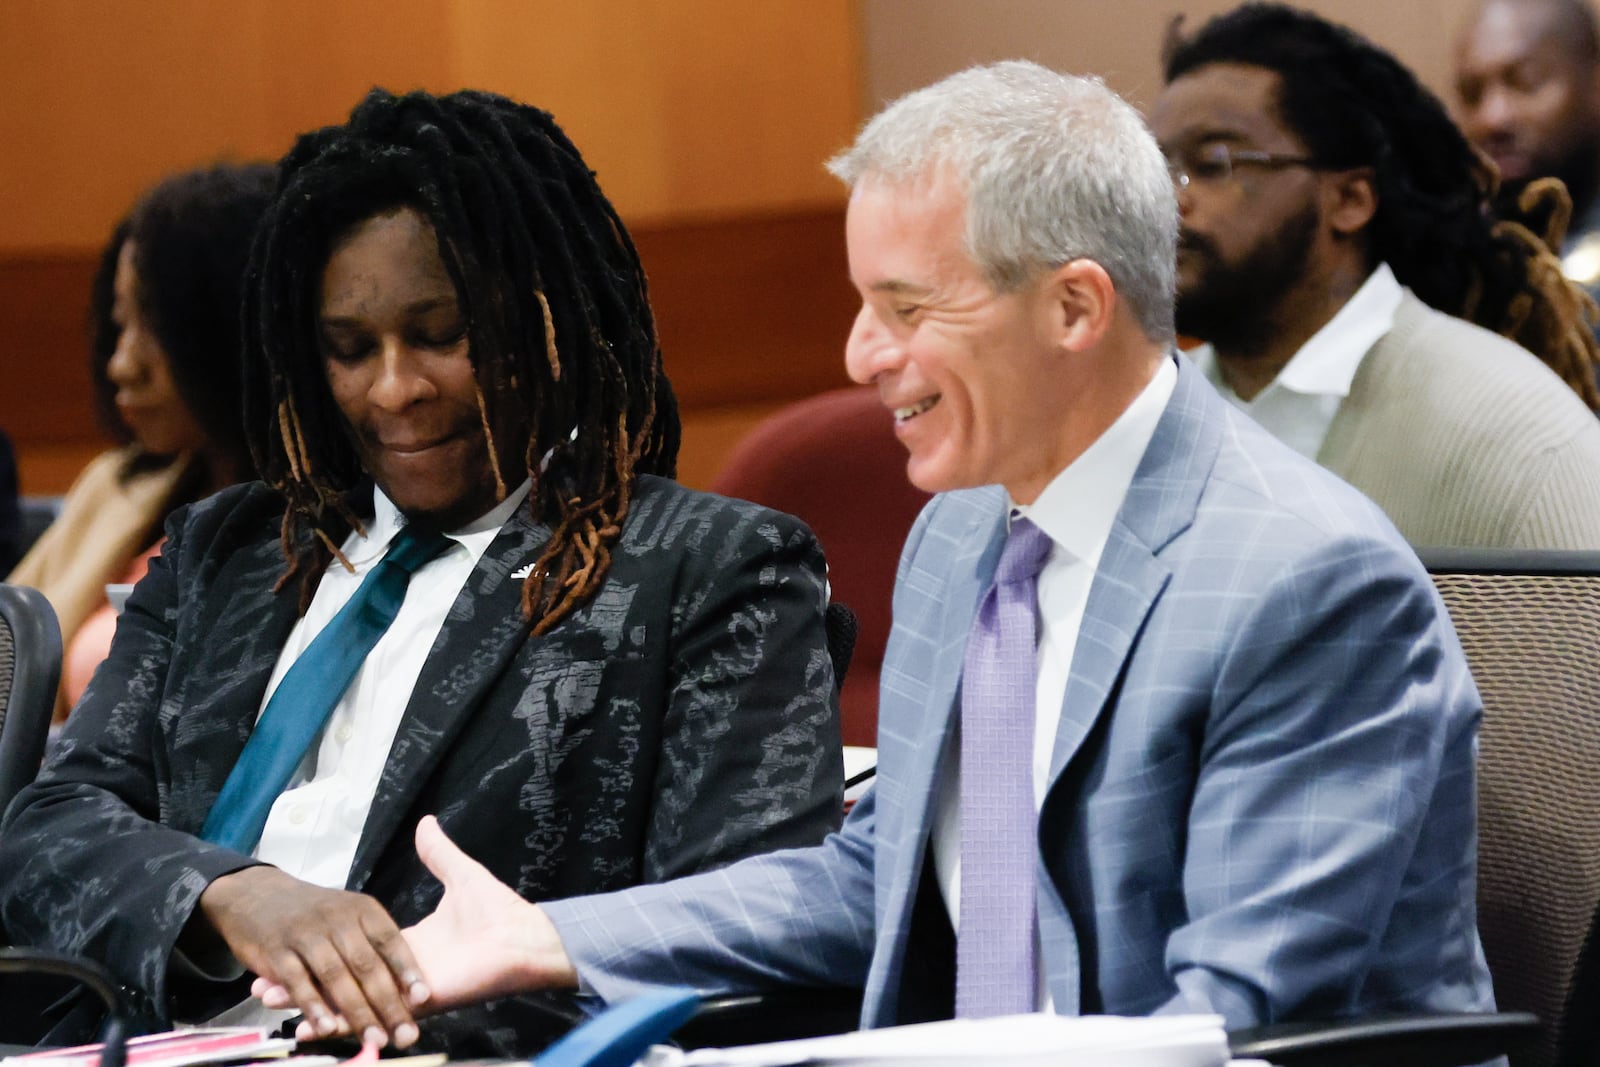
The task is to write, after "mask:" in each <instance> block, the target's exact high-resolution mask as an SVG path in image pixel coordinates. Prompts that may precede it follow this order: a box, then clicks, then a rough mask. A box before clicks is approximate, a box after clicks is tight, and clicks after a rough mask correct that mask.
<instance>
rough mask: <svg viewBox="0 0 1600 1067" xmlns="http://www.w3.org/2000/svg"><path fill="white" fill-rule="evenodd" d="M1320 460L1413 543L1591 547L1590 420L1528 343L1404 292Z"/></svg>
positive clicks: (1598, 488) (1595, 445)
mask: <svg viewBox="0 0 1600 1067" xmlns="http://www.w3.org/2000/svg"><path fill="white" fill-rule="evenodd" d="M1317 462H1318V463H1320V464H1322V465H1323V466H1324V467H1327V468H1329V469H1330V470H1332V471H1333V472H1334V473H1335V474H1338V475H1339V476H1340V477H1341V478H1343V479H1344V480H1345V481H1347V482H1349V483H1350V484H1351V485H1353V486H1355V487H1356V488H1357V489H1359V490H1361V491H1362V492H1363V493H1365V494H1366V495H1367V496H1369V497H1371V498H1372V499H1373V501H1374V502H1376V503H1377V505H1378V506H1379V507H1381V508H1382V509H1383V510H1384V511H1385V512H1386V513H1387V514H1388V516H1389V518H1390V519H1391V520H1392V521H1393V522H1394V524H1395V525H1396V526H1397V527H1399V529H1400V532H1401V534H1403V535H1404V536H1405V538H1406V540H1408V541H1410V542H1411V543H1412V544H1413V545H1417V546H1450V547H1492V546H1500V547H1507V548H1584V549H1600V420H1597V419H1596V418H1595V416H1594V414H1593V413H1592V412H1590V411H1589V409H1588V408H1587V407H1585V406H1584V404H1583V402H1582V401H1580V400H1579V399H1578V398H1577V395H1576V394H1574V393H1573V392H1572V390H1571V389H1569V388H1567V386H1566V383H1564V382H1562V381H1561V379H1560V378H1559V377H1557V376H1556V375H1555V373H1554V372H1553V371H1551V370H1550V369H1549V368H1548V367H1546V366H1545V365H1544V364H1543V363H1541V362H1539V360H1538V358H1537V357H1535V356H1534V355H1532V354H1531V353H1529V352H1528V351H1527V350H1526V349H1524V348H1522V347H1521V346H1519V345H1516V344H1514V343H1512V342H1511V341H1508V340H1506V339H1505V338H1502V337H1500V336H1498V335H1496V334H1493V333H1491V332H1489V331H1488V330H1484V329H1481V328H1479V327H1477V326H1474V325H1472V324H1471V323H1469V322H1464V321H1462V320H1461V319H1457V318H1452V317H1450V316H1448V315H1444V314H1441V313H1440V312H1438V311H1435V310H1433V309H1432V308H1430V307H1428V306H1427V305H1425V304H1423V303H1422V302H1421V301H1420V300H1418V299H1417V298H1416V297H1415V296H1413V295H1411V293H1410V292H1409V291H1407V293H1406V294H1405V297H1404V299H1403V300H1402V302H1401V304H1400V308H1399V310H1398V311H1397V312H1396V313H1395V321H1394V328H1393V329H1391V330H1390V331H1389V332H1388V333H1387V334H1385V335H1384V336H1383V338H1382V339H1380V340H1379V341H1378V343H1377V344H1375V345H1373V347H1372V349H1371V350H1370V351H1369V352H1368V353H1367V355H1366V357H1365V358H1364V359H1363V360H1362V361H1361V367H1360V369H1359V370H1358V371H1357V372H1356V376H1355V380H1354V381H1353V382H1352V383H1351V386H1350V395H1349V396H1348V397H1347V398H1346V399H1345V401H1344V403H1342V404H1341V405H1340V406H1339V412H1338V414H1337V415H1335V416H1334V419H1333V424H1332V425H1331V426H1330V427H1329V429H1328V436H1327V438H1326V439H1325V440H1324V441H1323V445H1322V450H1321V451H1320V452H1319V453H1318V454H1317Z"/></svg>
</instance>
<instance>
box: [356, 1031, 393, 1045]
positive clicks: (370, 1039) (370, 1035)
mask: <svg viewBox="0 0 1600 1067" xmlns="http://www.w3.org/2000/svg"><path fill="white" fill-rule="evenodd" d="M361 1043H362V1044H364V1045H376V1046H377V1047H379V1048H383V1047H384V1046H385V1045H387V1044H388V1043H389V1035H388V1034H386V1033H384V1032H383V1030H382V1029H380V1028H379V1027H376V1026H369V1027H367V1028H366V1029H365V1030H363V1031H362V1032H361Z"/></svg>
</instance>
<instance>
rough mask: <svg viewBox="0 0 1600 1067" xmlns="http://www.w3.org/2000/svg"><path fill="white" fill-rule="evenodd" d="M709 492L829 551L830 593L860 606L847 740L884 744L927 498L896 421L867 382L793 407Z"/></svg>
mask: <svg viewBox="0 0 1600 1067" xmlns="http://www.w3.org/2000/svg"><path fill="white" fill-rule="evenodd" d="M712 488H713V489H714V490H716V491H717V492H719V493H722V494H724V495H726V496H736V497H743V498H744V499H746V500H753V501H755V502H756V503H758V504H765V505H766V506H767V507H770V508H777V509H778V510H779V511H786V512H788V513H789V514H791V515H797V516H799V517H800V518H801V519H803V520H805V522H806V524H807V525H808V526H810V527H811V529H812V530H813V531H814V532H815V533H816V535H817V538H818V539H819V540H820V541H821V542H822V547H823V550H824V551H825V552H826V553H827V554H828V581H829V583H830V584H831V585H832V588H833V598H834V599H835V600H842V601H844V602H845V603H847V604H849V605H850V606H851V607H852V608H854V609H855V613H856V617H857V619H858V620H859V625H860V630H859V633H858V635H857V641H856V648H855V660H854V666H853V668H852V669H851V672H850V676H849V677H848V678H847V679H846V680H845V684H844V688H843V690H842V692H841V693H840V697H839V704H840V710H841V713H842V715H843V719H844V740H845V743H846V744H849V745H866V746H871V745H875V744H877V743H878V738H877V733H878V673H879V670H880V668H881V667H882V665H883V650H884V646H885V645H887V644H888V641H889V616H890V599H891V597H892V595H893V593H894V572H895V567H896V565H897V564H898V562H899V559H900V549H901V547H902V546H903V545H904V544H905V539H906V534H907V533H909V532H910V530H911V524H912V522H914V521H915V520H916V517H917V513H918V512H919V511H921V510H922V506H923V505H924V504H926V503H927V502H928V494H927V493H924V492H922V491H921V490H920V489H917V488H915V487H914V486H912V485H911V483H910V482H908V481H906V452H905V448H904V447H903V446H902V445H901V444H900V442H899V441H897V440H895V436H894V419H893V416H891V415H890V414H889V412H888V411H886V410H885V409H884V407H883V404H882V402H881V401H880V400H879V399H878V392H877V390H876V389H873V388H871V387H868V386H862V387H857V388H851V389H836V390H833V391H832V392H828V393H821V394H819V395H817V396H813V397H809V398H807V399H805V400H801V401H798V402H796V403H794V404H790V405H788V406H787V407H784V408H782V409H780V410H779V411H777V412H776V413H775V414H773V415H771V416H770V417H768V418H767V419H766V420H765V421H763V422H762V423H761V424H760V425H758V426H757V427H756V428H755V429H754V430H752V431H751V432H750V433H749V435H747V436H746V437H745V438H744V440H742V441H740V442H739V444H738V446H737V447H736V448H735V449H734V450H733V453H732V454H731V455H730V456H729V457H728V462H727V464H726V465H725V466H724V467H723V469H722V472H721V473H720V474H719V475H718V476H717V480H716V482H715V484H713V486H712Z"/></svg>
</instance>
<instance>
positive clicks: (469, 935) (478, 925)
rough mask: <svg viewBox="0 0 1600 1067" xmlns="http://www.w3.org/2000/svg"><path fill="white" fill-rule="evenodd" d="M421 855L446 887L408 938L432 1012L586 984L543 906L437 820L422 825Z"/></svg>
mask: <svg viewBox="0 0 1600 1067" xmlns="http://www.w3.org/2000/svg"><path fill="white" fill-rule="evenodd" d="M417 855H418V856H419V857H421V859H422V862H423V863H424V864H426V865H427V868H428V870H430V871H432V872H433V874H434V876H435V877H436V878H438V879H439V881H441V882H443V883H444V898H443V899H442V900H440V901H439V907H438V908H437V909H435V910H434V913H433V914H432V915H429V916H428V917H427V918H426V919H423V920H422V921H421V922H419V923H417V925H415V926H408V927H406V929H405V931H404V933H405V939H406V942H407V943H408V944H409V945H410V946H411V951H412V952H413V953H414V954H415V956H416V959H417V962H418V963H419V964H421V966H422V973H423V975H425V976H426V979H427V982H428V987H429V989H430V990H431V991H432V999H431V1000H430V1001H429V1004H428V1006H429V1008H430V1009H431V1010H439V1009H442V1008H446V1007H451V1006H454V1005H456V1004H463V1003H467V1002H470V1001H478V1000H489V999H492V998H494V997H499V996H505V995H506V994H508V993H519V992H524V991H527V990H533V989H571V988H574V987H575V986H576V985H577V984H578V974H577V972H576V971H575V970H574V969H573V967H572V961H571V960H569V959H567V952H566V949H565V948H563V947H562V945H561V937H560V935H559V934H557V933H556V928H555V926H553V925H552V924H551V922H550V920H549V919H548V918H546V917H545V914H544V912H543V911H542V910H540V908H539V907H538V905H536V904H530V903H529V902H528V901H526V900H523V899H522V898H521V897H519V896H517V894H516V893H515V892H513V891H512V890H511V889H510V888H509V887H507V886H506V885H505V883H503V882H501V881H500V880H499V879H497V878H496V877H495V876H494V875H492V874H490V873H489V872H488V871H487V870H485V869H484V867H483V865H482V864H481V863H479V862H478V861H477V860H474V859H473V858H472V857H471V856H469V855H467V854H466V853H465V852H462V851H461V850H460V849H459V848H457V847H456V845H455V842H453V841H451V840H450V839H449V838H448V837H446V836H445V833H444V831H443V830H442V829H440V828H439V820H437V819H435V818H434V817H433V816H432V815H428V816H425V817H424V818H423V819H422V821H421V822H419V823H418V824H417Z"/></svg>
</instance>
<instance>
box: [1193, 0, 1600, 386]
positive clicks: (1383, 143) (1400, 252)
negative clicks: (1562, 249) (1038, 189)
mask: <svg viewBox="0 0 1600 1067" xmlns="http://www.w3.org/2000/svg"><path fill="white" fill-rule="evenodd" d="M1180 24H1181V17H1180V18H1179V19H1175V20H1174V21H1173V22H1172V24H1171V26H1170V27H1169V30H1168V34H1167V42H1166V47H1165V48H1164V50H1163V61H1164V65H1165V78H1166V81H1167V82H1169V83H1170V82H1172V81H1174V80H1176V79H1178V78H1180V77H1182V76H1183V75H1185V74H1187V73H1189V72H1190V71H1193V70H1195V69H1197V68H1199V67H1203V66H1207V65H1209V64H1213V63H1240V64H1246V65H1249V66H1253V67H1261V68H1264V69H1266V70H1270V71H1272V72H1274V73H1276V74H1277V75H1278V77H1279V78H1280V80H1281V86H1282V90H1281V92H1280V94H1279V107H1280V108H1281V110H1282V116H1283V118H1284V120H1285V121H1286V122H1287V123H1288V124H1289V126H1290V127H1291V128H1292V129H1294V130H1295V132H1296V133H1298V134H1299V136H1300V138H1301V139H1302V140H1304V141H1305V143H1306V147H1307V148H1308V149H1309V151H1310V155H1311V158H1312V160H1313V161H1314V165H1315V166H1317V167H1320V168H1324V169H1330V170H1342V169H1351V168H1357V167H1370V168H1371V169H1372V172H1373V184H1374V188H1375V190H1376V193H1377V201H1378V204H1377V211H1376V213H1375V214H1374V216H1373V218H1372V221H1371V223H1370V224H1369V225H1368V226H1367V229H1366V232H1365V237H1366V240H1367V242H1368V255H1369V259H1370V260H1371V261H1372V262H1374V263H1376V262H1380V261H1381V262H1386V263H1388V264H1389V266H1390V267H1391V268H1392V269H1393V271H1394V274H1395V277H1396V278H1397V279H1398V280H1399V281H1400V283H1401V284H1402V285H1406V286H1408V287H1410V289H1411V290H1412V291H1413V292H1415V293H1416V295H1417V297H1418V298H1419V299H1421V300H1422V301H1423V302H1425V303H1427V304H1429V305H1431V306H1433V307H1434V308H1437V309H1438V310H1440V311H1443V312H1445V313H1446V314H1450V315H1455V316H1457V317H1459V318H1463V319H1468V320H1470V321H1472V322H1475V323H1477V324H1478V325H1480V326H1483V327H1484V328H1486V329H1489V330H1493V331H1494V332H1495V333H1498V334H1501V335H1503V336H1505V337H1509V338H1510V339H1512V340H1513V341H1516V342H1517V343H1518V344H1520V345H1522V346H1523V347H1524V348H1526V349H1528V350H1529V351H1531V352H1533V353H1534V354H1535V355H1536V356H1538V357H1539V358H1540V359H1542V360H1543V361H1544V362H1545V363H1546V364H1547V365H1548V366H1549V367H1550V368H1551V369H1552V370H1554V371H1555V372H1556V373H1557V374H1559V375H1560V376H1561V378H1562V380H1564V381H1565V382H1566V383H1567V384H1568V385H1569V386H1571V387H1572V389H1573V391H1574V392H1576V393H1577V394H1578V395H1579V396H1580V397H1581V398H1582V399H1583V401H1584V403H1586V404H1587V405H1588V406H1589V408H1590V410H1600V390H1597V389H1596V386H1595V368H1596V366H1597V364H1600V349H1597V346H1596V342H1595V337H1594V333H1593V326H1594V324H1595V323H1596V322H1597V321H1600V318H1597V316H1600V311H1597V309H1596V307H1595V304H1594V302H1593V301H1592V300H1590V299H1589V297H1588V296H1587V295H1586V294H1585V293H1584V292H1583V291H1582V290H1581V289H1580V288H1578V287H1577V286H1576V285H1574V284H1573V283H1571V282H1569V281H1567V279H1566V278H1565V277H1563V275H1562V273H1561V264H1560V261H1559V260H1558V259H1557V258H1556V256H1555V254H1554V252H1553V251H1552V248H1554V247H1556V246H1558V245H1559V244H1560V240H1561V237H1562V235H1563V234H1564V233H1565V231H1566V226H1567V222H1568V219H1569V217H1570V215H1571V201H1570V200H1569V199H1568V198H1567V196H1566V192H1565V190H1564V189H1563V188H1562V187H1561V185H1560V183H1558V182H1542V183H1535V184H1534V185H1532V186H1530V187H1529V188H1528V189H1527V190H1526V191H1524V193H1523V195H1522V197H1521V198H1520V200H1519V204H1518V207H1519V211H1520V217H1519V218H1515V219H1513V218H1501V217H1498V216H1497V215H1496V213H1495V210H1494V207H1493V203H1494V195H1495V192H1496V188H1497V186H1498V183H1499V176H1498V174H1497V173H1496V171H1495V169H1494V165H1493V164H1492V163H1490V162H1489V161H1488V159H1487V158H1485V157H1484V156H1482V155H1481V154H1479V153H1478V151H1477V150H1476V149H1474V148H1473V147H1472V146H1471V145H1470V144H1469V143H1468V141H1467V139H1466V137H1465V136H1463V135H1462V133H1461V131H1460V130H1459V129H1457V127H1456V125H1455V123H1454V122H1453V121H1451V119H1450V116H1449V114H1448V113H1447V112H1446V111H1445V109H1444V106H1443V105H1442V104H1441V103H1440V102H1439V100H1438V98H1437V97H1435V96H1434V95H1433V94H1432V93H1430V92H1428V90H1427V89H1425V88H1424V87H1423V86H1422V85H1421V83H1419V82H1418V81H1417V79H1416V78H1415V76H1413V75H1412V74H1411V72H1410V71H1408V70H1407V69H1406V68H1405V67H1404V66H1402V65H1401V64H1400V63H1399V61H1398V60H1396V59H1395V58H1394V57H1393V56H1391V55H1390V54H1389V53H1387V52H1385V51H1383V50H1382V49H1380V48H1378V47H1377V46H1376V45H1374V44H1372V43H1371V42H1369V41H1367V40H1366V39H1365V38H1363V37H1361V36H1359V35H1358V34H1356V33H1355V32H1353V31H1351V30H1349V29H1347V28H1345V27H1343V26H1338V25H1335V24H1333V23H1330V22H1327V21H1325V20H1323V19H1321V18H1319V17H1317V16H1316V15H1312V14H1310V13H1308V12H1304V11H1298V10H1296V9H1294V8H1291V7H1287V6H1285V5H1283V4H1276V3H1247V4H1244V5H1243V6H1241V7H1239V8H1236V9H1234V10H1233V11H1231V12H1229V13H1227V14H1225V15H1219V16H1218V17H1216V18H1214V19H1212V20H1210V21H1209V22H1207V23H1206V24H1205V25H1204V26H1202V27H1201V28H1200V29H1199V30H1198V31H1197V32H1196V33H1194V34H1193V35H1192V36H1189V37H1187V38H1185V37H1184V36H1183V35H1182V33H1181V28H1180Z"/></svg>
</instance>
